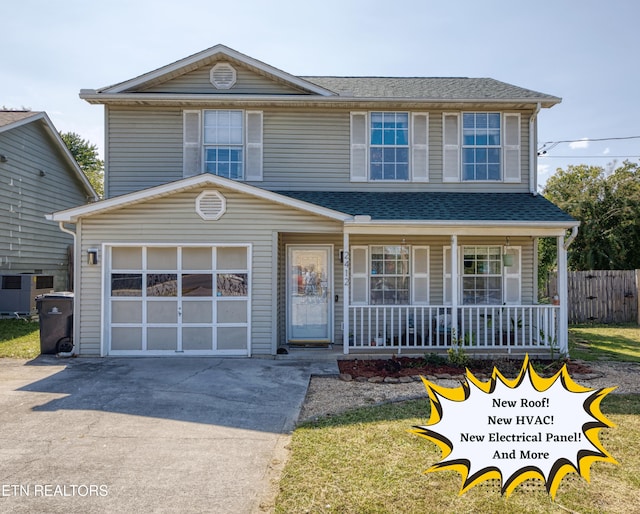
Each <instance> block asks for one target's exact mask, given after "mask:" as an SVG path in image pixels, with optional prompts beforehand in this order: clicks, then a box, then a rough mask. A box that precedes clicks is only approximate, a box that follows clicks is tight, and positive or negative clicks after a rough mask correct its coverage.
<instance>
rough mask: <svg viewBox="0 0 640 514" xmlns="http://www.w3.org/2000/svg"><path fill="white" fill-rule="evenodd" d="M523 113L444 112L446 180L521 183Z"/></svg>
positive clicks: (443, 137)
mask: <svg viewBox="0 0 640 514" xmlns="http://www.w3.org/2000/svg"><path fill="white" fill-rule="evenodd" d="M520 130H521V127H520V114H519V113H499V112H463V113H444V114H443V128H442V131H443V136H442V139H443V151H442V154H443V167H442V181H443V182H460V181H494V182H498V181H502V182H520V181H521V180H522V178H521V171H520V168H521V162H520V161H521V155H520Z"/></svg>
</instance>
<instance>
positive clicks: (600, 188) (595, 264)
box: [539, 161, 640, 279]
mask: <svg viewBox="0 0 640 514" xmlns="http://www.w3.org/2000/svg"><path fill="white" fill-rule="evenodd" d="M543 194H544V196H545V197H546V198H547V199H549V200H551V201H552V202H553V203H555V204H556V205H558V206H559V207H560V208H562V209H563V210H565V211H566V212H568V213H569V214H571V215H572V216H573V217H574V218H576V219H577V220H579V221H580V222H581V224H580V229H579V231H578V236H577V237H576V239H575V241H574V242H573V244H572V245H571V247H570V248H569V254H568V266H569V269H572V270H596V269H638V268H640V166H639V164H637V163H632V162H629V161H625V162H624V163H623V164H622V165H621V166H620V167H618V168H615V169H609V170H605V169H604V168H602V167H599V166H587V165H584V164H582V165H579V166H568V167H567V169H566V170H563V169H559V170H558V171H557V173H556V174H555V175H554V176H552V177H551V178H550V179H549V181H548V182H547V185H546V187H545V189H544V191H543ZM555 252H556V247H555V241H542V242H541V244H540V245H539V262H540V266H541V269H540V276H541V279H542V278H543V277H544V276H546V271H548V270H549V269H551V268H552V267H553V266H554V265H555ZM545 267H546V269H545Z"/></svg>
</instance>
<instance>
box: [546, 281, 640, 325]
mask: <svg viewBox="0 0 640 514" xmlns="http://www.w3.org/2000/svg"><path fill="white" fill-rule="evenodd" d="M567 275H568V276H567V278H568V293H569V323H638V324H640V319H639V318H638V303H639V299H638V283H639V280H640V270H596V271H570V272H569V273H568V274H567ZM545 292H546V295H547V296H548V297H549V298H553V296H554V295H555V294H556V293H557V276H556V274H555V273H550V274H549V277H548V280H547V285H546V291H545Z"/></svg>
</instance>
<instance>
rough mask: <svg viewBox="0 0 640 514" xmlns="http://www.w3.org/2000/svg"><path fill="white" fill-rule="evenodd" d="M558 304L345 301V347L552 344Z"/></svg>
mask: <svg viewBox="0 0 640 514" xmlns="http://www.w3.org/2000/svg"><path fill="white" fill-rule="evenodd" d="M558 314H559V307H557V306H554V305H518V306H515V305H509V306H507V305H501V306H485V305H464V306H459V307H458V308H457V324H456V325H455V326H454V321H453V319H454V316H453V313H452V307H451V306H444V305H440V306H432V305H428V306H427V305H420V306H418V305H393V306H386V305H366V306H349V345H348V348H349V349H350V350H358V349H367V350H369V351H377V350H384V349H393V350H394V351H397V353H401V352H402V351H403V350H404V351H409V352H423V351H425V350H429V349H438V348H439V349H446V348H449V347H451V345H452V344H454V343H457V344H459V345H464V346H465V347H469V348H470V349H473V348H476V349H479V350H490V349H502V350H507V351H509V352H510V351H511V350H512V349H518V350H520V349H523V350H526V349H536V350H541V349H544V348H546V349H549V350H551V349H552V348H554V349H556V350H557V342H558V340H559V339H558V328H559V327H558Z"/></svg>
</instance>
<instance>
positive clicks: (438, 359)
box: [422, 352, 448, 366]
mask: <svg viewBox="0 0 640 514" xmlns="http://www.w3.org/2000/svg"><path fill="white" fill-rule="evenodd" d="M422 362H423V363H424V365H425V366H443V365H444V364H447V362H448V360H447V359H446V358H445V357H443V356H442V355H438V354H437V353H433V352H431V353H425V355H424V357H423V358H422Z"/></svg>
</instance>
